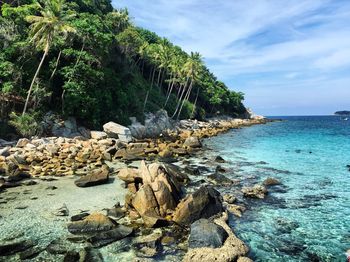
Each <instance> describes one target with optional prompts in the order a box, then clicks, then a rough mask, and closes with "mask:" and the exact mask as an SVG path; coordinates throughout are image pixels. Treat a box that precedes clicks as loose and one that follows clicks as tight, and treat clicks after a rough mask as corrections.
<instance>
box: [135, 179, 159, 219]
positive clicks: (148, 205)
mask: <svg viewBox="0 0 350 262" xmlns="http://www.w3.org/2000/svg"><path fill="white" fill-rule="evenodd" d="M131 203H132V206H133V207H134V208H135V209H136V211H137V212H138V213H139V214H140V215H141V216H143V215H146V216H151V217H159V216H160V213H159V209H158V203H157V200H156V197H155V195H154V192H153V190H152V187H151V186H150V185H149V184H145V185H143V186H142V187H141V188H140V189H139V191H137V193H136V194H135V197H134V198H133V199H132V202H131Z"/></svg>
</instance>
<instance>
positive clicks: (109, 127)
mask: <svg viewBox="0 0 350 262" xmlns="http://www.w3.org/2000/svg"><path fill="white" fill-rule="evenodd" d="M103 131H105V133H106V134H107V135H108V136H109V137H111V138H118V139H119V140H120V141H122V142H125V143H128V142H130V141H132V136H131V132H130V129H129V128H127V127H125V126H122V125H119V124H117V123H114V122H108V123H106V124H104V125H103Z"/></svg>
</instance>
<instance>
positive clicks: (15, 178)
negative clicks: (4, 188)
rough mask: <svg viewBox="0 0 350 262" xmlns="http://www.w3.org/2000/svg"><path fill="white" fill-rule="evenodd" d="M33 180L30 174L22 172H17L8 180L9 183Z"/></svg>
mask: <svg viewBox="0 0 350 262" xmlns="http://www.w3.org/2000/svg"><path fill="white" fill-rule="evenodd" d="M27 178H31V176H30V174H28V173H26V172H22V171H20V170H16V171H15V172H14V173H13V174H11V175H10V176H9V177H8V178H7V182H19V181H21V180H23V179H27Z"/></svg>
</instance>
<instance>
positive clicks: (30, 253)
mask: <svg viewBox="0 0 350 262" xmlns="http://www.w3.org/2000/svg"><path fill="white" fill-rule="evenodd" d="M43 250H44V249H43V248H40V247H32V248H28V249H27V250H24V251H22V252H21V253H19V259H20V260H25V259H33V258H35V257H37V256H38V255H39V254H40V253H41V252H42V251H43Z"/></svg>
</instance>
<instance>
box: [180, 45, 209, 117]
mask: <svg viewBox="0 0 350 262" xmlns="http://www.w3.org/2000/svg"><path fill="white" fill-rule="evenodd" d="M202 67H203V61H202V56H201V55H200V54H199V53H197V52H196V53H193V52H191V55H190V57H189V58H188V59H187V62H186V64H185V70H186V72H187V77H188V78H189V79H191V82H190V84H189V87H188V88H187V92H186V95H185V97H184V99H183V100H182V104H181V107H180V110H179V111H178V115H177V118H179V117H180V114H181V111H182V108H183V106H184V104H185V102H186V101H188V99H189V97H190V94H191V91H192V88H193V84H194V82H195V81H196V80H197V78H198V75H199V72H200V70H201V68H202Z"/></svg>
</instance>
